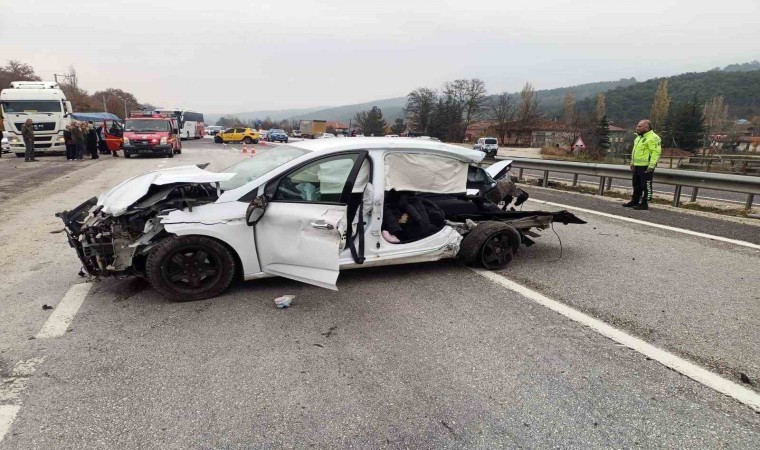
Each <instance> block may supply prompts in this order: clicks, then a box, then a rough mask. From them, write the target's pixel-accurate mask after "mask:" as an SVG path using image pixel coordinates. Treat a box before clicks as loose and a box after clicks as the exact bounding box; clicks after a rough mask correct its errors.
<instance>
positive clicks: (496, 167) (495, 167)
mask: <svg viewBox="0 0 760 450" xmlns="http://www.w3.org/2000/svg"><path fill="white" fill-rule="evenodd" d="M510 164H512V160H511V159H505V160H502V161H499V162H497V163H495V164H491V165H490V166H488V167H486V172H488V175H491V178H494V179H495V178H496V175H498V174H499V172H501V171H502V170H504V168H505V167H507V166H508V165H510Z"/></svg>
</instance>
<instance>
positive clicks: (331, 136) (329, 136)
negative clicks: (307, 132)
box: [317, 133, 335, 139]
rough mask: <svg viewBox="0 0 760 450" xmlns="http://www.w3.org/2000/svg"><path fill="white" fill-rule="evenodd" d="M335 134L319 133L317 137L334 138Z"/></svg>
mask: <svg viewBox="0 0 760 450" xmlns="http://www.w3.org/2000/svg"><path fill="white" fill-rule="evenodd" d="M334 137H335V135H334V134H332V133H322V134H318V135H317V139H332V138H334Z"/></svg>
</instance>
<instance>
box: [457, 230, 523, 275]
mask: <svg viewBox="0 0 760 450" xmlns="http://www.w3.org/2000/svg"><path fill="white" fill-rule="evenodd" d="M519 247H520V233H519V232H518V231H517V230H515V229H514V228H513V227H512V226H510V225H508V224H506V223H503V222H481V223H480V224H479V225H478V226H477V227H475V229H474V230H472V231H470V232H469V233H468V234H467V235H466V236H465V237H464V239H462V244H461V246H460V247H459V257H460V258H462V259H463V260H464V262H465V263H466V264H468V265H470V266H476V267H484V268H486V269H488V270H499V269H503V268H505V267H507V266H508V265H509V263H510V262H512V259H513V258H514V256H515V254H517V250H518V248H519Z"/></svg>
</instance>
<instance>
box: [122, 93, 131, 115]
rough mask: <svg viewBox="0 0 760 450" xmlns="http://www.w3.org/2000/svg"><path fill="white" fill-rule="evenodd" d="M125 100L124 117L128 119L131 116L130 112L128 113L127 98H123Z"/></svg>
mask: <svg viewBox="0 0 760 450" xmlns="http://www.w3.org/2000/svg"><path fill="white" fill-rule="evenodd" d="M122 100H123V101H124V119H125V120H126V118H127V117H129V114H127V99H125V98H123V99H122Z"/></svg>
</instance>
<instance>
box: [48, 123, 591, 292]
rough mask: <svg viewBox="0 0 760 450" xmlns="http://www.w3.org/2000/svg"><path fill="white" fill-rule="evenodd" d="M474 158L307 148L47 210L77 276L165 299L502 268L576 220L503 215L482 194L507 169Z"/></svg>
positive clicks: (454, 152)
mask: <svg viewBox="0 0 760 450" xmlns="http://www.w3.org/2000/svg"><path fill="white" fill-rule="evenodd" d="M482 158H483V153H482V152H479V151H474V150H468V149H465V148H462V147H458V146H453V145H447V144H442V143H438V142H433V141H425V140H418V139H403V138H390V139H389V138H376V139H361V140H357V139H340V140H339V139H335V140H328V139H324V140H314V141H305V142H298V143H293V144H290V145H281V146H276V147H270V148H266V149H263V150H260V151H258V152H257V154H256V156H254V157H252V158H247V159H244V160H242V161H240V162H239V163H238V164H235V165H234V166H232V167H230V168H228V169H226V170H224V171H223V172H219V173H214V172H209V171H206V170H203V168H201V167H197V166H182V167H175V168H170V169H163V170H158V171H155V172H150V173H147V174H144V175H140V176H137V177H134V178H131V179H129V180H127V181H125V182H123V183H121V184H120V185H118V186H116V187H115V188H113V189H111V190H110V191H108V192H106V193H105V194H103V195H101V196H100V197H99V198H92V199H90V200H88V201H86V202H84V203H83V204H81V205H79V206H78V207H76V208H74V209H73V210H71V211H64V212H62V213H59V214H57V215H58V216H59V217H60V218H61V219H62V220H63V222H64V224H65V230H66V234H67V235H68V239H69V243H70V244H71V246H72V247H73V248H74V249H75V250H76V252H77V255H78V256H79V259H80V260H81V261H82V264H83V265H84V270H85V271H86V272H87V273H88V274H89V275H91V276H97V277H105V276H130V275H137V276H142V277H145V278H147V280H148V281H149V282H150V283H151V285H152V286H153V287H154V288H155V289H156V290H158V291H159V292H160V293H162V294H163V295H165V296H166V297H169V298H170V299H172V300H177V301H187V300H198V299H204V298H209V297H213V296H216V295H219V294H220V293H222V292H223V291H224V290H225V289H227V288H228V287H229V285H230V284H231V283H232V281H233V280H234V279H236V278H238V279H245V280H252V279H256V278H263V277H268V276H275V275H276V276H282V277H286V278H291V279H294V280H299V281H302V282H305V283H310V284H314V285H317V286H321V287H325V288H330V289H336V281H337V279H338V274H339V272H340V270H343V269H350V268H359V267H373V266H380V265H389V264H405V263H414V262H422V261H435V260H439V259H444V258H455V257H459V258H462V259H463V260H464V261H465V262H466V263H468V264H472V265H479V266H483V267H486V268H488V269H501V268H503V267H505V266H506V265H507V264H509V262H510V261H511V260H512V258H513V256H514V255H515V253H516V252H517V249H518V247H519V246H520V245H521V244H523V245H531V244H532V243H533V241H532V240H531V239H530V237H529V236H536V235H537V234H535V233H534V232H533V231H531V229H532V228H537V229H545V228H546V227H548V226H550V224H551V223H552V222H562V223H565V224H567V223H585V222H583V221H582V220H580V219H578V218H577V217H575V216H574V215H573V214H571V213H569V212H566V211H562V212H543V211H502V210H501V209H500V208H499V207H498V206H497V205H496V204H495V203H494V201H491V200H489V198H491V199H493V196H489V195H488V192H489V191H490V190H493V189H494V188H495V187H496V184H497V182H496V181H495V180H494V178H493V177H494V176H501V175H502V174H504V172H506V169H507V167H508V162H502V163H497V164H495V165H493V166H491V167H489V168H488V169H485V170H484V169H483V168H481V167H479V166H478V165H477V164H479V163H480V161H481V159H482ZM489 171H490V173H489ZM497 201H498V197H497Z"/></svg>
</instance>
